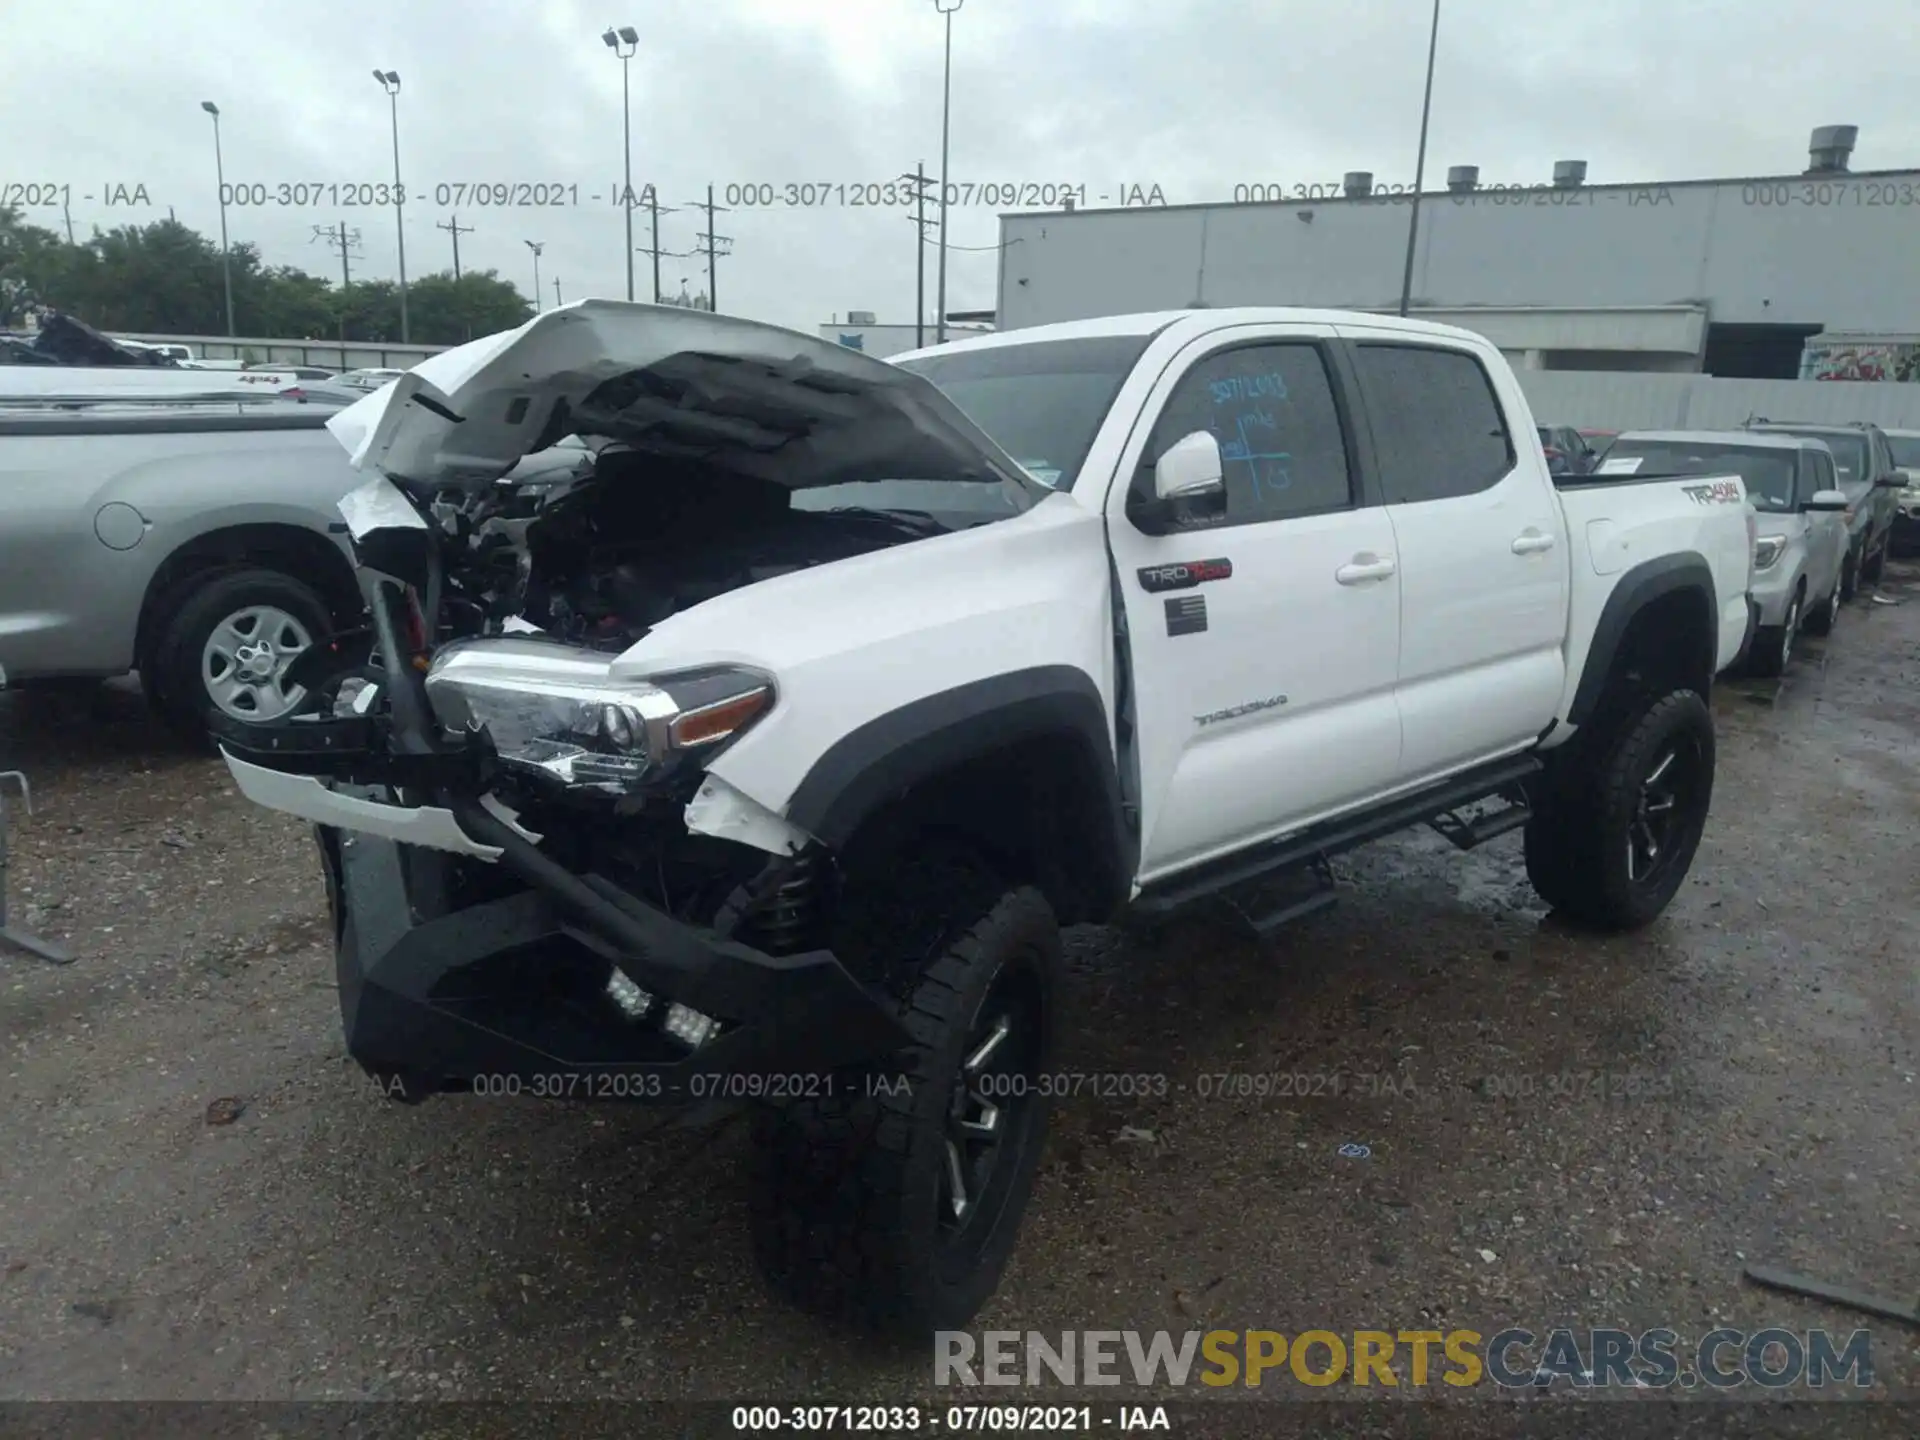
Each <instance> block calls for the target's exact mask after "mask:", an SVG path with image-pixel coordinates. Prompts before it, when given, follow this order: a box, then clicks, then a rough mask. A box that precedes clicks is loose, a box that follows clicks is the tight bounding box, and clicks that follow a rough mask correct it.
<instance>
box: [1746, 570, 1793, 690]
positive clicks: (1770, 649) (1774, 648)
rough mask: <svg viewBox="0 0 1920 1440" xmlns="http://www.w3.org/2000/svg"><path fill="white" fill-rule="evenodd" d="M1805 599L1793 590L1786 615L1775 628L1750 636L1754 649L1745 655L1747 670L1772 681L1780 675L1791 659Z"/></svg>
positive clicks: (1764, 629)
mask: <svg viewBox="0 0 1920 1440" xmlns="http://www.w3.org/2000/svg"><path fill="white" fill-rule="evenodd" d="M1805 610H1806V597H1805V595H1803V594H1801V593H1799V592H1798V591H1796V592H1795V593H1794V597H1793V598H1792V599H1791V600H1789V601H1788V602H1787V613H1786V614H1785V615H1784V616H1782V617H1781V620H1780V623H1779V624H1778V625H1763V626H1761V627H1760V630H1759V632H1758V633H1757V634H1756V635H1755V636H1754V637H1753V649H1752V650H1751V651H1750V652H1749V653H1748V655H1747V669H1748V670H1750V671H1752V672H1753V673H1754V674H1755V675H1761V676H1766V677H1769V678H1771V677H1772V676H1775V675H1779V674H1782V673H1783V672H1784V671H1785V670H1786V668H1787V662H1788V661H1789V660H1791V659H1792V658H1793V642H1794V638H1795V636H1796V634H1797V633H1798V631H1799V629H1800V624H1801V616H1802V615H1803V614H1805Z"/></svg>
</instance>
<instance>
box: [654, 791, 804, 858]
mask: <svg viewBox="0 0 1920 1440" xmlns="http://www.w3.org/2000/svg"><path fill="white" fill-rule="evenodd" d="M686 820H687V829H688V830H689V831H691V832H692V833H693V834H696V835H711V836H713V837H715V838H716V839H720V840H733V841H737V842H738V843H740V844H742V845H750V846H752V847H753V848H754V849H755V850H764V851H766V852H767V853H768V854H769V855H798V854H799V853H800V852H801V851H802V850H804V849H806V848H807V847H808V846H809V845H811V844H813V843H814V837H813V836H811V835H809V834H808V833H807V832H806V831H804V830H802V829H801V828H800V827H799V826H797V825H794V824H792V823H790V822H789V821H787V820H786V819H785V818H784V817H782V816H780V815H778V814H776V813H775V812H774V811H772V810H769V809H768V808H767V807H766V806H764V805H762V804H761V803H760V802H759V801H758V800H755V799H754V798H753V797H752V796H751V795H748V794H747V793H746V792H745V791H743V790H738V789H735V788H734V787H733V786H732V785H729V784H728V783H727V782H726V781H725V780H722V779H721V778H720V777H719V776H718V775H714V774H711V773H709V774H708V775H707V777H706V779H705V780H704V781H702V782H701V785H700V790H699V793H697V794H696V795H695V796H694V797H693V799H692V800H690V801H688V802H687V810H686Z"/></svg>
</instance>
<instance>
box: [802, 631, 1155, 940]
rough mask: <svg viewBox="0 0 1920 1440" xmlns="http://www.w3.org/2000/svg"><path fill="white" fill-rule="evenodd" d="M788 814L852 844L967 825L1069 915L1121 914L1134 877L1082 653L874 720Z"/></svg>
mask: <svg viewBox="0 0 1920 1440" xmlns="http://www.w3.org/2000/svg"><path fill="white" fill-rule="evenodd" d="M786 818H787V820H788V821H789V822H790V823H792V824H794V825H797V826H799V827H800V828H801V829H803V830H805V831H807V832H808V833H810V834H812V835H814V836H816V837H817V838H818V839H819V840H820V841H821V842H822V843H824V844H825V845H827V846H828V847H829V848H831V849H833V850H835V851H836V852H842V853H845V852H847V851H849V850H850V849H857V848H860V847H862V846H885V845H887V844H891V843H894V841H895V840H896V839H897V838H898V839H904V838H905V835H906V834H907V833H910V832H911V831H912V830H913V829H915V828H917V827H921V826H926V825H938V826H940V827H941V828H944V829H949V830H959V831H961V832H963V833H965V834H966V835H967V836H968V837H969V838H970V839H972V840H974V841H975V842H976V843H978V844H979V846H980V847H981V848H982V850H983V851H985V852H986V854H987V855H988V857H989V858H990V859H992V860H994V861H996V862H997V863H998V864H999V865H1000V866H1002V868H1003V869H1004V870H1005V871H1006V872H1007V874H1006V878H1007V879H1009V880H1010V881H1014V882H1018V883H1031V884H1034V885H1036V886H1038V887H1039V889H1040V890H1041V891H1042V893H1043V894H1045V895H1046V897H1047V899H1048V901H1049V902H1050V903H1051V904H1052V905H1053V907H1054V910H1055V912H1056V913H1057V914H1058V915H1059V916H1060V918H1061V920H1062V921H1063V922H1064V923H1076V922H1080V921H1094V920H1104V919H1106V918H1108V917H1109V916H1110V915H1111V914H1112V912H1113V911H1114V910H1115V909H1117V908H1118V906H1119V905H1120V904H1122V903H1124V901H1125V899H1126V897H1127V895H1128V893H1129V892H1130V889H1131V884H1132V878H1133V872H1134V861H1135V853H1136V852H1135V843H1134V839H1133V835H1132V831H1131V828H1130V827H1129V826H1128V824H1127V821H1126V810H1125V807H1124V804H1123V801H1122V797H1121V792H1120V780H1119V772H1118V769H1117V767H1116V765H1115V761H1114V753H1113V741H1112V735H1111V731H1110V728H1109V721H1108V718H1107V710H1106V705H1105V703H1104V701H1103V700H1102V698H1101V695H1100V691H1099V688H1098V687H1097V686H1096V685H1095V683H1094V681H1093V679H1092V677H1091V676H1089V675H1088V674H1087V673H1086V672H1085V671H1083V670H1080V669H1078V668H1076V667H1073V666H1066V665H1055V666H1037V667H1034V668H1030V669H1024V670H1016V671H1010V672H1008V673H1006V674H1002V675H995V676H989V677H987V678H985V679H981V680H975V681H971V682H969V683H967V684H965V685H959V686H955V687H954V688H952V689H949V690H943V691H940V692H938V693H937V694H933V695H928V696H923V697H922V698H920V699H918V700H915V701H913V702H911V703H909V704H907V705H904V706H901V707H900V708H899V709H897V710H893V711H891V712H889V713H887V714H885V715H881V716H877V717H876V718H874V719H872V720H869V721H868V722H867V723H865V724H864V725H861V726H859V727H857V728H856V729H854V730H852V731H850V732H849V733H848V734H846V735H845V736H843V737H841V738H840V739H839V740H838V741H836V742H835V743H834V744H833V745H832V746H831V747H829V748H828V749H827V750H826V751H825V752H824V753H823V754H822V755H821V756H820V758H819V759H818V760H816V761H815V762H814V764H813V766H812V767H811V768H810V769H809V770H808V771H807V774H806V775H805V777H803V778H802V780H801V782H800V784H799V786H798V787H797V788H796V789H795V791H794V793H793V797H792V799H791V800H790V801H789V803H788V805H787V810H786Z"/></svg>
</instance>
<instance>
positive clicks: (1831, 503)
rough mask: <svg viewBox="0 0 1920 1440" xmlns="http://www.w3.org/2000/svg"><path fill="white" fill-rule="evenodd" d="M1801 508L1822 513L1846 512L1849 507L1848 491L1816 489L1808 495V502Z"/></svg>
mask: <svg viewBox="0 0 1920 1440" xmlns="http://www.w3.org/2000/svg"><path fill="white" fill-rule="evenodd" d="M1800 508H1801V509H1802V510H1813V511H1818V512H1821V513H1833V514H1840V513H1844V512H1845V510H1846V508H1847V492H1846V491H1844V490H1816V491H1814V492H1813V494H1811V495H1809V496H1808V497H1807V503H1806V504H1804V505H1802V506H1801V507H1800Z"/></svg>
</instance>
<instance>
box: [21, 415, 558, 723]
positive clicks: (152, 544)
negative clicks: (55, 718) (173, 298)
mask: <svg viewBox="0 0 1920 1440" xmlns="http://www.w3.org/2000/svg"><path fill="white" fill-rule="evenodd" d="M333 413H335V411H334V408H333V407H331V406H327V407H322V406H313V405H301V404H298V403H295V402H291V401H285V402H283V401H264V402H260V401H256V402H253V403H243V402H238V401H222V402H204V401H203V402H197V403H196V402H188V403H181V402H166V403H157V402H154V401H147V402H121V401H109V402H105V403H100V404H94V405H85V406H77V407H72V408H65V409H57V408H46V407H24V406H15V407H4V408H0V675H4V676H5V679H6V683H7V684H10V685H12V684H22V683H33V682H36V681H46V680H57V679H73V678H104V677H108V676H114V675H124V674H127V673H128V672H130V671H136V670H137V671H138V672H139V674H140V680H141V684H142V686H143V688H144V689H145V690H146V693H147V696H148V698H149V699H150V700H151V701H152V702H153V703H154V705H155V707H156V708H157V709H159V710H160V712H161V713H162V714H164V715H165V716H166V717H167V718H168V719H169V720H170V721H172V722H174V723H175V724H176V725H178V726H179V727H180V728H181V729H182V730H183V731H185V732H187V733H191V734H198V733H201V732H203V731H204V729H205V725H206V721H207V717H208V715H209V713H211V712H219V713H224V714H226V715H229V716H232V717H234V718H236V719H242V720H256V721H263V720H273V719H278V718H279V717H280V716H282V715H285V714H287V713H289V712H291V711H292V710H293V709H295V708H296V707H297V706H298V705H299V703H300V701H301V700H302V698H303V696H302V694H301V692H300V690H299V688H298V686H297V685H295V684H291V683H289V681H288V678H287V671H288V667H289V666H290V665H291V664H292V662H293V660H294V659H295V657H297V656H298V655H300V654H301V653H302V652H304V651H305V650H306V649H307V648H308V647H309V646H311V645H312V644H313V643H314V642H315V641H316V640H320V639H322V638H324V637H326V636H327V635H329V634H331V633H333V632H334V631H335V630H337V629H342V628H346V627H348V626H350V625H353V624H357V623H358V621H359V619H360V617H361V616H362V615H363V614H364V603H363V601H362V599H361V595H360V590H359V586H358V583H357V582H356V580H355V578H354V573H353V569H352V566H351V564H350V563H349V561H348V555H347V550H346V548H345V541H346V535H345V531H346V526H345V524H344V523H343V522H342V520H341V517H340V511H339V501H340V497H341V496H343V495H345V494H346V493H347V492H348V491H349V490H351V489H353V488H354V486H355V485H356V484H357V483H358V482H359V481H360V479H361V478H363V477H360V476H357V475H356V474H355V473H354V471H353V469H352V467H351V466H350V465H349V464H348V461H347V457H346V455H344V454H343V453H342V452H341V449H340V445H339V442H338V441H336V440H335V439H334V438H333V437H332V436H331V435H329V434H328V433H327V431H326V429H325V425H326V420H327V417H328V416H329V415H331V414H333ZM576 443H577V442H576ZM585 460H586V456H585V452H584V451H583V450H580V449H577V448H574V449H565V450H563V449H559V448H556V450H555V451H552V452H548V454H546V455H543V456H535V457H529V459H528V461H527V463H526V464H525V465H523V466H522V467H521V470H520V471H518V472H516V474H515V476H514V477H510V478H512V479H514V480H516V481H517V480H519V479H520V478H522V477H525V476H539V475H543V474H545V473H547V472H549V471H559V472H562V473H564V472H565V471H566V470H568V469H570V468H571V466H572V465H573V464H575V463H576V462H580V463H584V462H585Z"/></svg>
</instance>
